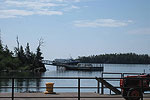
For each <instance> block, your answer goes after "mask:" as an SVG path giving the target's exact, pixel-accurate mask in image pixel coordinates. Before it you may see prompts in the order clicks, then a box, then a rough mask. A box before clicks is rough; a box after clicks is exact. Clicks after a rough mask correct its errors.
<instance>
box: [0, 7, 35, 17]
mask: <svg viewBox="0 0 150 100" xmlns="http://www.w3.org/2000/svg"><path fill="white" fill-rule="evenodd" d="M0 14H1V15H0V18H14V17H17V16H28V15H33V14H34V13H33V12H32V11H26V10H16V9H13V10H0Z"/></svg>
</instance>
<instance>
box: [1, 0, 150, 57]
mask: <svg viewBox="0 0 150 100" xmlns="http://www.w3.org/2000/svg"><path fill="white" fill-rule="evenodd" d="M149 5H150V0H0V29H1V38H2V41H3V45H8V47H9V49H11V50H12V51H13V50H14V47H15V46H17V43H16V37H17V36H18V37H19V42H20V44H21V45H23V46H24V47H25V46H26V43H27V42H28V43H30V48H31V51H33V52H35V51H36V48H37V46H38V41H39V40H40V39H41V38H42V39H43V42H44V44H43V46H42V47H41V50H42V52H43V56H44V57H45V59H49V60H53V59H56V58H70V57H73V58H77V57H78V56H89V55H99V54H106V53H107V54H109V53H130V52H133V53H137V54H150V6H149Z"/></svg>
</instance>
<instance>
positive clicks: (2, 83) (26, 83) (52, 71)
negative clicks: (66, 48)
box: [0, 64, 150, 92]
mask: <svg viewBox="0 0 150 100" xmlns="http://www.w3.org/2000/svg"><path fill="white" fill-rule="evenodd" d="M46 67H47V71H46V72H45V73H32V72H18V73H17V72H13V73H6V72H5V73H4V72H1V73H0V77H9V78H11V77H20V78H34V77H101V73H102V72H100V71H66V70H63V69H59V70H57V68H56V67H55V66H46ZM144 70H145V72H146V73H150V65H142V64H141V65H137V64H105V65H104V72H119V73H128V72H130V73H131V72H133V73H143V71H144ZM105 76H106V77H112V75H105ZM113 77H117V76H115V75H113ZM46 82H53V83H55V84H54V86H55V87H61V86H65V87H68V86H70V87H71V86H73V87H75V86H78V85H77V83H78V81H77V80H73V79H69V80H66V79H59V80H58V79H15V86H16V87H19V88H15V92H29V91H31V92H32V91H36V92H37V91H39V92H40V91H42V92H43V91H45V88H40V87H45V83H46ZM11 83H12V81H11V79H0V92H11V88H2V87H9V86H11ZM112 84H115V85H116V86H118V85H119V83H116V82H114V83H113V82H112ZM81 86H85V87H86V86H91V87H92V86H94V87H96V86H97V81H96V80H92V79H91V80H85V79H84V80H81ZM21 87H26V88H21ZM29 87H36V88H29ZM54 91H55V92H70V91H71V92H77V89H57V88H55V90H54ZM82 91H88V92H89V91H92V92H95V91H97V90H96V89H85V90H84V89H82V90H81V92H82Z"/></svg>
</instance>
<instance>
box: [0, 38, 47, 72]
mask: <svg viewBox="0 0 150 100" xmlns="http://www.w3.org/2000/svg"><path fill="white" fill-rule="evenodd" d="M42 43H43V42H42V41H41V40H39V44H38V46H37V49H36V52H35V53H33V52H32V51H30V46H29V43H27V45H26V47H25V49H24V48H23V46H22V45H20V44H19V40H18V37H17V47H15V48H14V52H12V51H10V50H9V49H8V47H7V45H6V46H3V44H2V41H1V40H0V71H12V70H15V71H17V70H21V71H24V70H27V71H39V72H44V71H46V68H45V66H44V64H43V63H42V59H43V57H42V52H41V45H42Z"/></svg>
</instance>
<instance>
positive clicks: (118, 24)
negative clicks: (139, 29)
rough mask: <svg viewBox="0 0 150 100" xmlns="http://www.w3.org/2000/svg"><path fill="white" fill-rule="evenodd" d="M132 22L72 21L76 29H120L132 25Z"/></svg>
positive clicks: (103, 20)
mask: <svg viewBox="0 0 150 100" xmlns="http://www.w3.org/2000/svg"><path fill="white" fill-rule="evenodd" d="M132 22H133V21H132V20H127V21H121V20H114V19H96V20H77V21H74V25H75V26H76V27H122V26H127V25H128V24H129V23H132Z"/></svg>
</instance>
